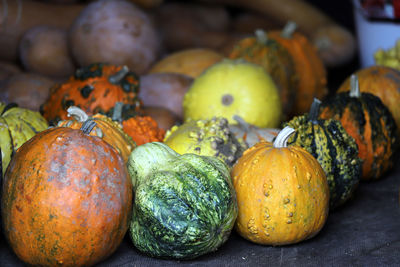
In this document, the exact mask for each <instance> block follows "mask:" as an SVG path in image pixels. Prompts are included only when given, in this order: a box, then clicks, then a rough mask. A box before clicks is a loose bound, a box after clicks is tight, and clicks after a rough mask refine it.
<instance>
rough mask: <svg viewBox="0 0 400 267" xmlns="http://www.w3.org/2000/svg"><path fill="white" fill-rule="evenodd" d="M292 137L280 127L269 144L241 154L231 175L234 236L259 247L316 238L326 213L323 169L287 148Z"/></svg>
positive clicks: (295, 148) (295, 149)
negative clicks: (234, 203) (235, 208)
mask: <svg viewBox="0 0 400 267" xmlns="http://www.w3.org/2000/svg"><path fill="white" fill-rule="evenodd" d="M293 132H294V130H293V129H292V128H290V127H285V128H284V129H283V130H282V131H281V132H280V133H279V134H278V136H277V138H276V139H275V141H274V143H270V142H264V141H262V142H259V143H257V144H255V145H254V146H253V147H251V148H249V149H248V150H246V151H245V152H244V154H243V156H242V157H241V158H239V161H238V162H237V163H236V165H235V166H234V167H233V169H232V172H231V176H232V178H233V183H234V187H235V190H236V196H237V202H238V207H239V214H238V218H237V220H236V230H237V231H238V233H239V234H240V235H241V236H242V237H244V238H246V239H248V240H250V241H252V242H255V243H258V244H263V245H286V244H294V243H297V242H300V241H302V240H305V239H309V238H311V237H313V236H315V235H316V234H317V233H318V232H319V231H320V230H321V229H322V227H323V225H324V224H325V222H326V219H327V216H328V212H329V188H328V182H327V179H326V177H325V173H324V170H323V169H322V167H321V165H320V164H319V163H318V161H317V160H316V159H315V158H314V157H313V156H312V155H311V154H310V153H308V152H307V151H306V150H304V149H303V148H301V147H299V146H296V145H293V146H289V147H288V146H287V139H288V137H289V136H290V135H291V134H292V133H293Z"/></svg>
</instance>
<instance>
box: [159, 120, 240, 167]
mask: <svg viewBox="0 0 400 267" xmlns="http://www.w3.org/2000/svg"><path fill="white" fill-rule="evenodd" d="M164 143H165V144H166V145H168V146H169V147H170V148H172V149H173V150H175V151H176V152H178V153H179V154H184V153H195V154H198V155H203V156H215V157H217V158H220V159H221V160H223V161H224V162H225V163H226V164H228V165H229V166H230V167H232V166H233V164H234V163H235V162H236V161H237V160H238V158H240V156H241V155H242V153H243V151H244V150H245V149H246V148H247V147H246V145H245V144H244V143H240V142H239V141H238V139H237V138H236V137H235V135H234V134H233V133H232V132H231V130H230V128H229V126H228V121H227V120H226V119H225V118H221V117H218V118H217V117H214V118H212V119H211V120H197V121H194V120H190V121H187V122H185V123H184V124H182V125H180V126H173V127H172V128H171V130H168V131H167V133H166V134H165V138H164Z"/></svg>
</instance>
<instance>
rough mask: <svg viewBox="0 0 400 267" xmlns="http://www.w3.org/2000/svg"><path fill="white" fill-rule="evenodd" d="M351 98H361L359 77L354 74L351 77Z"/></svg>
mask: <svg viewBox="0 0 400 267" xmlns="http://www.w3.org/2000/svg"><path fill="white" fill-rule="evenodd" d="M349 95H350V97H356V98H359V97H360V96H361V92H360V85H359V83H358V77H357V75H355V74H352V75H351V77H350V93H349Z"/></svg>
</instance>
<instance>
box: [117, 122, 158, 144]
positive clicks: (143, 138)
mask: <svg viewBox="0 0 400 267" xmlns="http://www.w3.org/2000/svg"><path fill="white" fill-rule="evenodd" d="M122 127H123V129H124V131H125V132H126V133H127V134H128V135H129V136H130V137H131V138H132V139H133V140H134V141H135V143H136V145H138V146H140V145H143V144H146V143H150V142H161V141H162V140H163V139H164V135H165V130H164V129H161V128H159V127H158V124H157V122H156V121H155V120H154V119H153V118H152V117H150V116H136V117H132V118H129V119H126V120H123V121H122Z"/></svg>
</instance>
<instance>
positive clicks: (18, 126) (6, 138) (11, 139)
mask: <svg viewBox="0 0 400 267" xmlns="http://www.w3.org/2000/svg"><path fill="white" fill-rule="evenodd" d="M48 127H49V126H48V124H47V121H46V120H45V119H44V118H43V117H42V116H41V115H40V114H39V112H36V111H31V110H29V109H24V108H18V107H17V106H15V105H13V104H9V105H5V104H3V103H1V102H0V147H1V157H2V159H1V160H2V170H3V173H1V174H0V175H2V174H4V173H5V171H6V168H7V166H8V163H9V162H10V160H11V156H12V155H13V153H14V152H15V150H17V149H18V148H19V147H20V146H21V145H22V144H23V143H25V142H26V141H27V140H29V138H31V137H32V136H34V135H35V134H37V133H39V132H41V131H43V130H46V129H47V128H48Z"/></svg>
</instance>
